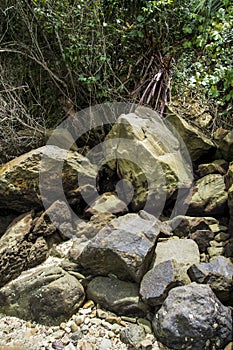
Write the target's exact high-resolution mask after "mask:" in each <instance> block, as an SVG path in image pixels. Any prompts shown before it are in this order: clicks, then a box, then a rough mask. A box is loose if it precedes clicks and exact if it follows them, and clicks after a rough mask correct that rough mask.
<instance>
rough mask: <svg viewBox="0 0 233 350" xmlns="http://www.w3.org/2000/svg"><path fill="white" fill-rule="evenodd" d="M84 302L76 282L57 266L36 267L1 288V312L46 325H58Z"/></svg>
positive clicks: (82, 291) (80, 286) (80, 288)
mask: <svg viewBox="0 0 233 350" xmlns="http://www.w3.org/2000/svg"><path fill="white" fill-rule="evenodd" d="M83 301H84V289H83V287H82V285H81V284H80V283H79V281H78V280H77V279H76V278H75V277H73V276H71V275H69V274H68V273H67V272H65V271H64V270H62V269H61V268H60V267H53V266H45V267H41V266H40V267H37V268H34V269H32V270H29V271H27V272H24V273H23V274H22V275H21V276H19V277H18V278H17V279H15V280H14V281H11V282H9V283H8V284H7V285H6V286H4V287H2V288H1V289H0V312H1V313H4V314H6V315H8V316H17V317H20V318H23V319H25V320H30V321H31V320H32V321H36V322H39V323H42V324H46V325H50V324H51V325H59V324H60V323H61V322H63V321H65V320H67V319H68V318H69V317H71V316H72V315H73V314H74V313H75V312H76V311H77V310H78V308H79V307H80V306H81V305H82V303H83Z"/></svg>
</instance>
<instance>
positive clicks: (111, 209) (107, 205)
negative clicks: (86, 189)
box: [85, 192, 128, 217]
mask: <svg viewBox="0 0 233 350" xmlns="http://www.w3.org/2000/svg"><path fill="white" fill-rule="evenodd" d="M127 212H128V208H127V205H126V204H125V203H124V202H123V201H122V200H120V199H119V198H118V197H117V195H116V194H114V193H111V192H106V193H104V194H102V195H100V197H99V198H97V199H96V200H95V201H94V202H93V203H90V207H89V208H87V209H86V210H85V216H87V217H91V216H93V215H95V214H98V213H112V214H113V215H123V214H126V213H127Z"/></svg>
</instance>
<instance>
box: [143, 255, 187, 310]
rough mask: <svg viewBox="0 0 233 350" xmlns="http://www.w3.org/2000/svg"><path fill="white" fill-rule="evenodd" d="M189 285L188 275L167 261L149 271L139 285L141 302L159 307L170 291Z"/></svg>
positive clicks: (174, 263)
mask: <svg viewBox="0 0 233 350" xmlns="http://www.w3.org/2000/svg"><path fill="white" fill-rule="evenodd" d="M187 283H190V279H189V277H188V275H187V274H186V273H185V272H184V271H183V270H182V269H181V268H180V267H179V265H178V263H177V262H176V261H175V260H167V261H164V262H162V263H160V264H158V265H155V266H154V268H153V269H151V270H149V271H148V272H147V273H146V274H145V275H144V277H143V279H142V281H141V284H140V295H141V297H142V300H143V301H144V302H145V303H147V304H149V305H151V306H156V305H161V304H162V303H163V302H164V300H165V299H166V297H167V295H168V292H169V290H170V289H172V288H174V287H177V286H182V285H185V284H187Z"/></svg>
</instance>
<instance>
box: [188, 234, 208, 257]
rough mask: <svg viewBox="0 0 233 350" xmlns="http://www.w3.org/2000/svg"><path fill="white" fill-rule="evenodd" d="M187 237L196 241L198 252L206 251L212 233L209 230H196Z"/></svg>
mask: <svg viewBox="0 0 233 350" xmlns="http://www.w3.org/2000/svg"><path fill="white" fill-rule="evenodd" d="M189 237H190V238H191V239H193V240H194V241H195V242H196V243H197V245H198V248H199V251H200V253H206V251H207V248H208V247H209V246H210V241H212V240H213V239H214V234H213V232H212V231H210V230H197V231H195V232H194V233H191V234H190V235H189Z"/></svg>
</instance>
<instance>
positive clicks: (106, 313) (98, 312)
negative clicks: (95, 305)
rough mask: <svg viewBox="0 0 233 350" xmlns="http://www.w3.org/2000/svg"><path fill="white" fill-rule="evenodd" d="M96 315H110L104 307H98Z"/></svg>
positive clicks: (103, 316) (100, 316) (101, 316)
mask: <svg viewBox="0 0 233 350" xmlns="http://www.w3.org/2000/svg"><path fill="white" fill-rule="evenodd" d="M96 316H97V317H99V318H106V317H108V312H107V311H104V310H102V309H97V310H96Z"/></svg>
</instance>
